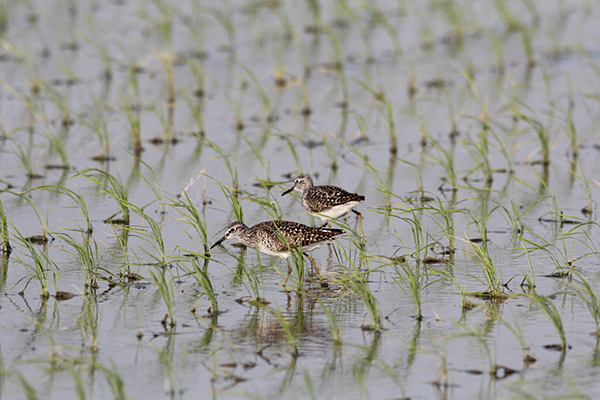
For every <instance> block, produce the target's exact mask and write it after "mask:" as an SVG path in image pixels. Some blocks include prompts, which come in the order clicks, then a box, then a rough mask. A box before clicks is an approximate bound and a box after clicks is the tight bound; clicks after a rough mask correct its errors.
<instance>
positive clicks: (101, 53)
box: [80, 15, 113, 80]
mask: <svg viewBox="0 0 600 400" xmlns="http://www.w3.org/2000/svg"><path fill="white" fill-rule="evenodd" d="M84 22H85V26H86V27H87V29H88V31H89V34H86V33H82V32H80V37H82V38H83V40H85V41H86V42H88V43H89V44H90V45H91V46H92V47H93V48H94V49H95V50H96V53H97V54H98V57H99V58H100V60H101V61H102V67H103V71H104V79H106V80H110V79H111V78H112V63H113V58H112V56H111V55H110V50H109V46H108V43H107V41H106V40H103V38H104V37H105V36H104V35H103V33H102V32H100V31H99V30H98V27H97V24H96V20H95V19H94V18H93V17H92V16H89V15H86V16H84Z"/></svg>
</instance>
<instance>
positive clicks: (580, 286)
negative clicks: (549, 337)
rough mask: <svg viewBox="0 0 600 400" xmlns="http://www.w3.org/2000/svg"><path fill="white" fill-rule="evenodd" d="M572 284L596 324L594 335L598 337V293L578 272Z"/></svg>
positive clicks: (599, 306) (599, 319)
mask: <svg viewBox="0 0 600 400" xmlns="http://www.w3.org/2000/svg"><path fill="white" fill-rule="evenodd" d="M573 286H574V287H575V289H576V291H577V294H579V296H580V297H581V299H582V300H583V301H584V302H585V305H586V306H587V308H588V310H589V312H590V316H591V317H592V319H593V320H594V323H595V324H596V331H595V332H594V335H595V336H596V337H597V338H598V339H600V298H598V295H597V294H596V292H595V291H594V289H592V287H591V286H590V284H589V283H588V282H587V280H586V279H585V277H583V276H581V275H580V274H577V279H574V280H573Z"/></svg>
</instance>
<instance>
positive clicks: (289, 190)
mask: <svg viewBox="0 0 600 400" xmlns="http://www.w3.org/2000/svg"><path fill="white" fill-rule="evenodd" d="M295 188H296V185H294V186H292V187H291V188H290V189H288V190H286V191H285V192H283V193H281V195H282V196H285V195H286V194H288V193H289V192H291V191H292V190H294V189H295Z"/></svg>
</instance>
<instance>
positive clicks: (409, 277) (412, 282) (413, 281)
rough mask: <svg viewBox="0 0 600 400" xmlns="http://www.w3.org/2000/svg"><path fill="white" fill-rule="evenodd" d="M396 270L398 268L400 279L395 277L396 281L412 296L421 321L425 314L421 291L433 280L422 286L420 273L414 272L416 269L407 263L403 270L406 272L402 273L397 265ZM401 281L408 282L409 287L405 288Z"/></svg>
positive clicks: (418, 319)
mask: <svg viewBox="0 0 600 400" xmlns="http://www.w3.org/2000/svg"><path fill="white" fill-rule="evenodd" d="M395 270H396V274H397V276H398V279H394V282H396V283H397V284H398V286H400V289H402V291H403V292H404V293H406V294H407V295H409V296H410V297H412V300H413V305H414V307H415V313H416V315H415V318H416V319H417V321H421V320H422V319H423V314H422V310H421V297H420V291H421V290H422V289H423V288H425V287H427V286H429V285H430V284H431V283H433V282H430V283H428V284H427V285H425V286H421V284H420V282H419V277H418V275H416V274H415V273H414V271H413V270H412V268H411V267H410V266H409V265H406V264H403V265H402V271H403V272H404V274H402V273H401V272H400V271H399V270H398V268H397V267H396V268H395ZM400 281H402V282H403V283H407V284H408V289H405V288H404V285H402V284H401V283H400Z"/></svg>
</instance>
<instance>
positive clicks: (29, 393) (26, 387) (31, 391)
mask: <svg viewBox="0 0 600 400" xmlns="http://www.w3.org/2000/svg"><path fill="white" fill-rule="evenodd" d="M14 374H15V375H16V377H17V379H18V381H19V383H20V384H21V386H22V387H23V391H24V392H25V397H26V398H27V400H37V399H39V396H38V393H37V390H36V388H35V386H34V385H32V384H31V382H29V381H28V380H27V378H25V375H23V373H21V371H15V372H14Z"/></svg>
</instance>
